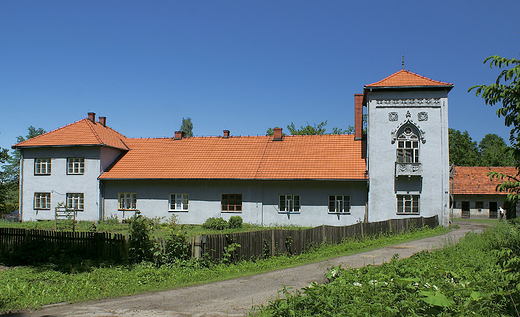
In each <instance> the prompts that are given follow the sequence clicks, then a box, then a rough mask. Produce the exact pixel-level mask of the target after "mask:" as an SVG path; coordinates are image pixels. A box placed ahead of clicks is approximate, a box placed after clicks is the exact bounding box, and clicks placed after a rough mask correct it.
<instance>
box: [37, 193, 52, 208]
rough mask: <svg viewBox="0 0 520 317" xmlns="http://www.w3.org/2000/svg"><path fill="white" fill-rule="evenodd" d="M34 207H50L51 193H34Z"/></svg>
mask: <svg viewBox="0 0 520 317" xmlns="http://www.w3.org/2000/svg"><path fill="white" fill-rule="evenodd" d="M34 209H51V193H34Z"/></svg>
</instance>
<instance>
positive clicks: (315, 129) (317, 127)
mask: <svg viewBox="0 0 520 317" xmlns="http://www.w3.org/2000/svg"><path fill="white" fill-rule="evenodd" d="M326 125H327V121H325V122H321V123H320V124H316V123H315V124H314V125H312V126H311V125H310V124H308V123H307V125H306V126H303V125H302V126H301V127H300V128H299V129H298V128H296V126H295V125H294V123H293V122H291V124H290V125H288V126H287V129H289V131H290V132H291V135H321V134H325V126H326Z"/></svg>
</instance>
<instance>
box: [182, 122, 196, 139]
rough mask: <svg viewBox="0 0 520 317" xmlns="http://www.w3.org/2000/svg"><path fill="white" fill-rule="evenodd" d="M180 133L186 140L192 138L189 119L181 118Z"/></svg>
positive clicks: (191, 127)
mask: <svg viewBox="0 0 520 317" xmlns="http://www.w3.org/2000/svg"><path fill="white" fill-rule="evenodd" d="M181 131H182V132H183V134H184V136H185V137H187V138H191V137H192V136H193V123H191V118H189V117H188V118H182V125H181Z"/></svg>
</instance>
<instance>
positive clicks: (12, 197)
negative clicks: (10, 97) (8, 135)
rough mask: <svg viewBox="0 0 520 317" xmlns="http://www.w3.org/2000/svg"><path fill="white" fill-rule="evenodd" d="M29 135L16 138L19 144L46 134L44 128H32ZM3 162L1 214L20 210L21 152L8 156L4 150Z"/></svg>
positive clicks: (0, 192) (17, 151)
mask: <svg viewBox="0 0 520 317" xmlns="http://www.w3.org/2000/svg"><path fill="white" fill-rule="evenodd" d="M27 129H28V134H27V135H26V136H25V137H24V136H21V135H20V136H18V137H17V138H16V141H17V143H19V142H22V141H25V140H28V139H31V138H34V137H35V136H38V135H40V134H43V133H45V130H44V129H43V128H35V127H33V126H30V127H29V128H27ZM2 156H3V160H4V161H1V162H2V163H5V165H3V166H2V173H1V179H0V183H1V188H0V196H2V197H1V198H0V213H9V212H12V211H14V210H16V209H17V208H18V193H19V188H18V184H19V181H20V151H19V150H14V151H13V152H12V154H11V155H8V154H7V150H6V149H2Z"/></svg>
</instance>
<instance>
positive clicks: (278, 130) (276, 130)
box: [273, 128, 282, 141]
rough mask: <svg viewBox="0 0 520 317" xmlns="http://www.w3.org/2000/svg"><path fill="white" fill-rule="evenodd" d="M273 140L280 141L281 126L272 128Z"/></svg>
mask: <svg viewBox="0 0 520 317" xmlns="http://www.w3.org/2000/svg"><path fill="white" fill-rule="evenodd" d="M273 130H274V139H273V140H274V141H282V128H274V129H273Z"/></svg>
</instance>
